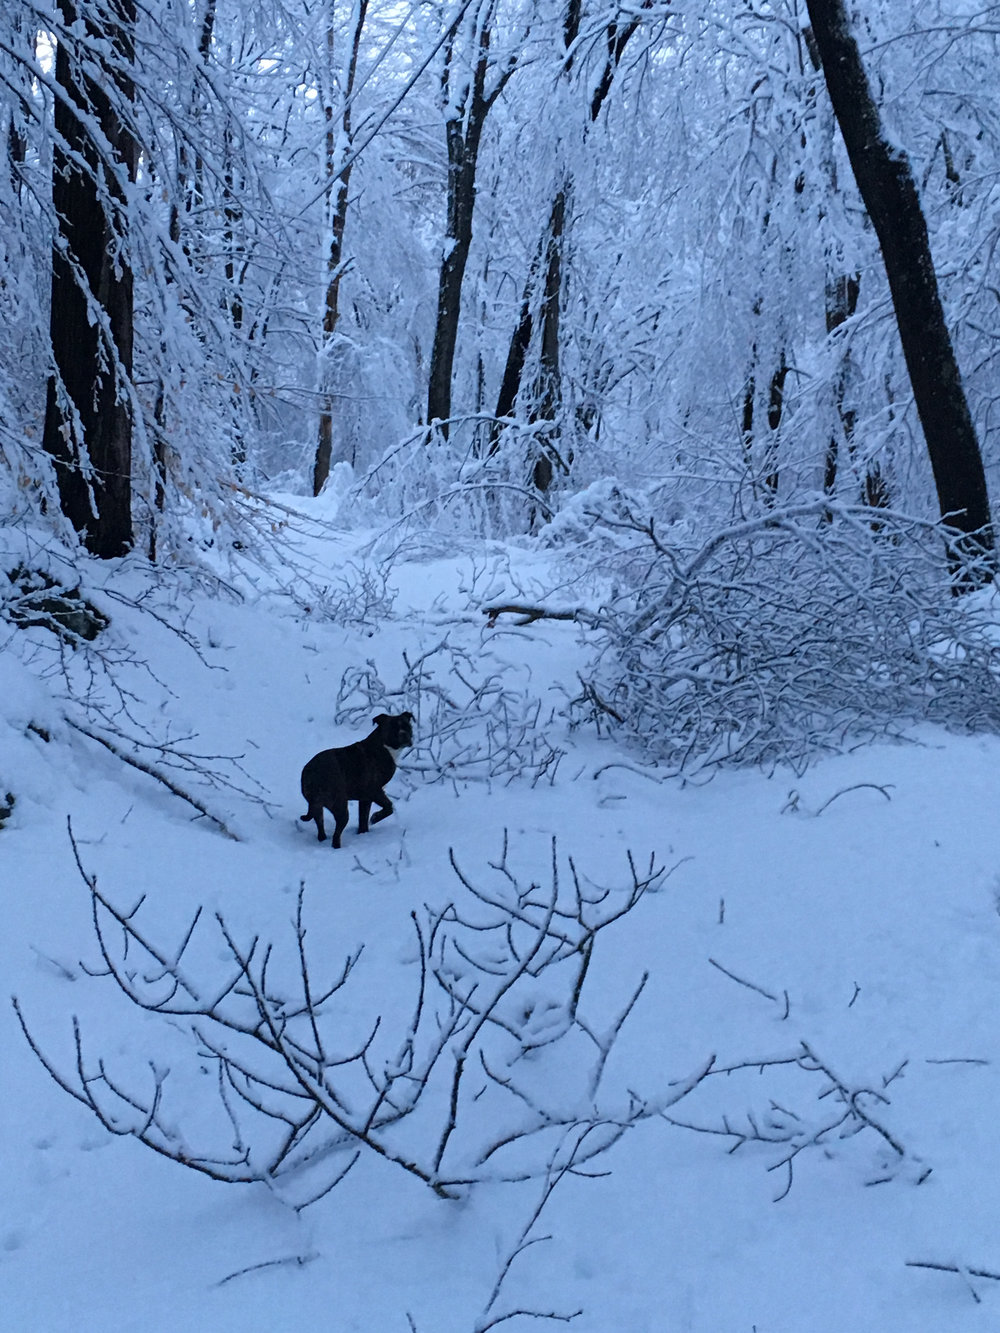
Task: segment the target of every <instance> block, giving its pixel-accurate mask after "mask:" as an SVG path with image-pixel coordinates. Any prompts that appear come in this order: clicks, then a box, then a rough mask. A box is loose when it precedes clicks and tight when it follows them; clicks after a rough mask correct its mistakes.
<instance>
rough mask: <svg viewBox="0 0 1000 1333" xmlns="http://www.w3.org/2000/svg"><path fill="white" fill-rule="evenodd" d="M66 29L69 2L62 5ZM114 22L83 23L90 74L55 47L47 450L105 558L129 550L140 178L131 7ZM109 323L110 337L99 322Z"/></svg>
mask: <svg viewBox="0 0 1000 1333" xmlns="http://www.w3.org/2000/svg"><path fill="white" fill-rule="evenodd" d="M59 10H60V14H61V16H62V19H63V22H64V24H65V25H66V27H67V28H69V27H70V25H72V24H74V23H75V22H76V21H77V13H76V9H75V6H74V5H73V4H72V3H71V0H59ZM107 12H108V15H109V17H108V18H107V19H106V20H105V21H104V22H103V23H102V24H101V25H100V27H98V26H96V25H95V24H93V23H92V22H89V21H88V22H87V23H86V26H85V32H86V44H87V46H89V47H90V51H91V54H90V55H89V56H87V57H86V58H87V59H89V60H90V61H91V62H93V61H94V60H95V57H94V56H93V54H92V52H93V51H94V50H95V49H102V47H101V46H100V45H98V44H103V52H104V53H103V54H102V55H101V57H100V63H99V64H98V65H95V64H93V63H92V64H91V66H90V68H88V69H85V68H84V67H83V59H84V54H83V52H82V51H81V50H80V49H79V48H78V47H77V45H76V42H75V41H74V39H73V38H72V37H69V36H65V37H64V38H61V39H60V41H59V44H58V46H57V49H56V82H57V84H58V86H59V88H60V90H61V93H62V95H61V96H59V97H57V99H56V104H55V129H56V144H55V149H54V156H53V164H52V198H53V206H54V208H55V211H56V213H57V215H58V217H59V232H58V236H57V237H56V240H55V243H54V245H53V252H52V306H51V313H50V333H51V340H52V353H53V358H54V361H55V368H56V374H55V375H54V376H52V377H51V378H50V380H49V384H48V396H47V402H46V409H45V434H44V444H45V448H46V450H47V451H48V453H49V454H50V455H51V457H52V459H53V461H54V464H55V470H56V480H57V483H58V487H59V500H60V505H61V507H62V510H63V513H64V514H65V515H66V517H67V518H68V519H69V520H70V522H71V523H72V524H73V526H74V527H75V528H76V530H77V531H78V532H79V533H81V535H82V536H83V540H84V543H85V545H86V546H87V549H88V550H90V551H92V552H93V553H94V554H95V555H98V556H102V557H104V558H110V557H113V556H118V555H122V554H123V553H124V552H125V551H127V550H128V549H129V547H130V546H131V545H132V536H133V534H132V414H131V408H130V403H129V381H130V377H131V373H132V271H131V268H130V266H129V262H128V254H127V241H128V227H127V220H126V207H127V200H126V193H125V188H124V180H125V179H128V180H134V179H135V171H136V163H137V156H138V154H137V147H136V143H135V140H134V139H133V137H132V135H131V134H130V132H129V129H128V127H127V126H126V125H125V123H124V122H123V120H122V116H121V109H122V106H123V104H125V103H127V101H128V100H129V99H130V98H131V95H132V85H131V81H130V79H129V76H128V73H127V71H128V69H129V67H130V65H131V60H132V47H131V42H132V30H133V27H134V24H135V0H110V4H109V6H108V11H107ZM88 117H90V118H93V119H94V120H96V121H97V122H98V124H99V125H100V128H101V133H102V135H103V137H104V140H105V142H106V144H107V145H108V146H109V149H110V157H109V156H107V155H105V156H102V153H101V150H100V148H99V147H98V145H97V144H96V143H95V142H94V139H93V137H92V136H91V134H90V132H89V131H88V128H87V118H88ZM102 322H103V323H105V324H106V330H105V329H102V328H101V323H102Z"/></svg>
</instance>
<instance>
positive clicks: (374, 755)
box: [299, 713, 413, 847]
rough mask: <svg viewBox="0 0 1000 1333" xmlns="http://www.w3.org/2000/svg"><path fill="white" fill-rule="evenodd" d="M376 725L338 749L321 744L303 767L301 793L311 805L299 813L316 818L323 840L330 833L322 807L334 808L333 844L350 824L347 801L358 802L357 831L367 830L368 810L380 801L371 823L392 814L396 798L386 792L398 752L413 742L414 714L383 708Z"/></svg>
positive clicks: (302, 817) (334, 844)
mask: <svg viewBox="0 0 1000 1333" xmlns="http://www.w3.org/2000/svg"><path fill="white" fill-rule="evenodd" d="M372 720H373V721H374V723H375V730H374V731H373V732H372V733H371V735H370V736H366V737H365V738H364V740H363V741H355V742H354V744H353V745H341V746H339V747H338V748H337V749H334V750H320V752H319V754H315V755H313V757H312V758H311V759H310V760H309V762H308V764H306V766H305V768H304V769H303V770H302V795H303V796H304V797H305V799H306V804H307V805H308V806H309V809H308V810H307V811H306V812H305V814H304V815H300V816H299V818H300V819H301V820H302V821H303V822H307V821H308V820H310V819H315V821H316V830H317V836H318V837H319V840H320V842H323V841H324V839H325V838H326V829H325V828H324V826H323V811H324V809H326V810H329V811H330V813H331V815H333V818H334V820H335V822H336V828H335V829H334V830H333V846H334V847H339V846H340V835H341V833H343V831H344V829H345V828H347V820H348V814H347V802H348V801H357V803H358V832H359V833H367V832H368V812H369V811H370V810H371V808H372V804H373V803H374V804H375V805H377V806H378V807H379V810H378V813H377V814H376V815H374V816H373V817H372V823H373V824H377V823H378V822H379V820H380V819H388V818H389V816H390V815H391V814H392V802H391V801H390V800H389V798H388V796H386V794H385V790H384V788H385V784H386V783H387V782H388V781H389V779H390V778H391V777H392V775H393V773H395V771H396V760H395V758H394V755H395V754H396V752H397V751H399V750H403V749H405V748H406V747H407V746H409V745H412V744H413V714H412V713H399V714H397V715H396V716H395V717H390V715H389V714H388V713H379V715H378V717H376V718H373V719H372Z"/></svg>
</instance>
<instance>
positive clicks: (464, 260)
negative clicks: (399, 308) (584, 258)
mask: <svg viewBox="0 0 1000 1333" xmlns="http://www.w3.org/2000/svg"><path fill="white" fill-rule="evenodd" d="M496 7H497V4H496V0H479V3H478V4H476V5H474V6H472V7H466V8H465V9H463V11H462V14H461V16H460V21H459V22H458V23H456V24H455V25H453V28H452V31H451V33H450V35H449V38H448V41H447V43H446V45H445V50H444V66H443V71H442V75H441V102H442V105H443V107H444V116H445V121H444V129H445V141H446V144H447V150H448V198H447V221H446V225H445V236H444V253H443V255H442V258H441V270H440V274H439V278H438V299H437V317H436V321H435V325H434V345H433V348H432V351H431V363H430V370H429V372H428V386H427V424H428V425H434V423H435V422H437V423H439V429H440V430H441V433H442V434H443V435H445V436H446V435H447V434H448V422H449V418H450V417H451V381H452V373H453V371H454V366H455V351H456V348H457V346H458V321H459V315H460V313H461V307H462V285H463V283H464V281H465V270H466V266H467V264H468V261H469V250H470V249H471V247H472V220H473V211H474V208H475V202H476V170H477V166H478V163H479V149H480V144H481V142H482V137H483V128H484V126H485V124H486V117H487V116H488V115H489V113H490V110H491V109H492V107H493V106H494V105H495V103H496V100H497V98H498V97H499V96H500V94H501V93H502V92H503V90H504V88H505V87H506V86H507V83H508V81H509V80H510V78H511V75H512V74H513V73H514V70H515V68H516V65H517V58H518V52H517V50H516V49H515V50H513V51H512V52H511V53H510V54H509V55H508V56H507V57H506V59H504V60H501V61H500V62H496V61H494V60H493V58H492V56H491V51H490V48H491V44H492V39H493V23H494V19H495V17H496Z"/></svg>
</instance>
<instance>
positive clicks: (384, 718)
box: [372, 713, 389, 727]
mask: <svg viewBox="0 0 1000 1333" xmlns="http://www.w3.org/2000/svg"><path fill="white" fill-rule="evenodd" d="M388 721H389V714H388V713H379V715H378V717H373V718H372V722H373V723H374V724H375V726H376V727H378V726H381V724H382V723H383V722H388Z"/></svg>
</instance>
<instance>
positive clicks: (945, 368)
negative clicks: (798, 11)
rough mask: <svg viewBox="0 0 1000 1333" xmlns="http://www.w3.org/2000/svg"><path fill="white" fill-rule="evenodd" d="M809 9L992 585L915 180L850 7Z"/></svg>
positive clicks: (932, 415)
mask: <svg viewBox="0 0 1000 1333" xmlns="http://www.w3.org/2000/svg"><path fill="white" fill-rule="evenodd" d="M807 4H808V8H809V17H810V20H811V22H812V31H813V36H814V38H815V42H816V47H817V49H818V51H819V55H820V59H821V61H822V64H823V74H824V77H825V79H826V84H827V88H828V89H829V93H830V100H831V102H832V103H833V110H834V114H835V115H836V117H837V121H838V123H839V125H840V129H841V133H842V134H843V136H844V144H845V146H846V148H847V155H848V157H849V159H850V162H851V167H852V169H853V171H854V177H855V180H856V181H857V184H858V189H859V191H860V193H861V197H862V199H863V200H864V204H865V207H866V209H867V210H868V215H869V217H870V218H871V220H872V225H873V226H874V228H875V232H876V235H877V236H878V239H879V244H880V246H881V249H882V258H883V261H884V263H885V271H886V276H887V277H888V280H889V289H890V291H891V293H892V302H893V307H894V309H895V312H896V322H897V324H898V326H899V335H900V340H901V342H902V346H903V355H904V357H905V359H906V367H907V371H908V372H909V377H910V383H911V385H912V388H913V397H914V401H915V403H916V407H917V413H918V415H919V417H920V424H921V426H922V427H923V431H924V438H925V439H926V441H927V450H928V453H929V455H930V461H931V468H932V470H933V473H934V482H935V485H936V487H937V494H938V503H939V505H940V509H941V514H942V516H943V517H944V518H945V519H946V520H947V521H948V522H949V523H950V524H951V525H952V526H953V527H956V528H958V529H959V530H960V531H961V532H963V533H965V534H967V538H966V540H964V541H963V542H962V543H961V548H962V549H961V550H959V551H956V552H954V553H953V554H954V555H955V557H956V558H960V557H961V556H962V555H964V554H970V553H971V554H973V555H977V556H986V557H987V559H986V560H985V561H984V562H983V565H984V568H983V570H982V573H981V574H979V575H976V576H970V577H973V581H984V580H986V579H987V578H989V577H991V576H992V575H991V571H992V568H993V565H994V560H995V556H994V538H993V530H992V523H991V518H990V505H989V497H988V494H987V490H986V476H985V473H984V470H983V462H982V456H981V454H980V451H979V442H978V440H977V438H976V432H975V427H974V426H973V424H972V417H971V414H970V412H969V406H968V402H967V401H966V397H965V392H964V389H963V387H962V378H961V375H960V374H959V369H958V363H957V361H956V359H955V352H954V349H953V347H952V343H951V337H950V335H949V333H948V328H947V325H946V323H945V317H944V310H943V308H942V305H941V298H940V295H939V292H938V285H937V276H936V274H935V272H934V263H933V260H932V258H931V249H930V240H929V237H928V234H927V224H926V222H925V219H924V214H923V210H922V208H921V205H920V199H919V196H918V194H917V188H916V185H915V183H914V180H913V173H912V171H911V170H910V164H909V161H908V160H907V158H906V156H905V154H903V153H902V152H900V151H899V150H898V149H894V148H893V147H892V146H891V145H890V144H889V143H888V141H887V140H886V137H885V133H884V131H883V128H882V124H881V119H880V116H879V112H878V107H877V106H876V104H875V101H874V99H873V97H872V92H871V88H870V87H869V84H868V79H867V76H866V74H865V70H864V67H863V65H862V63H861V56H860V54H859V51H858V46H857V43H856V42H855V40H854V38H853V37H852V35H851V33H850V28H849V24H848V19H847V13H846V10H845V8H844V4H843V0H807ZM987 567H988V568H987ZM988 571H989V572H988Z"/></svg>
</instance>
